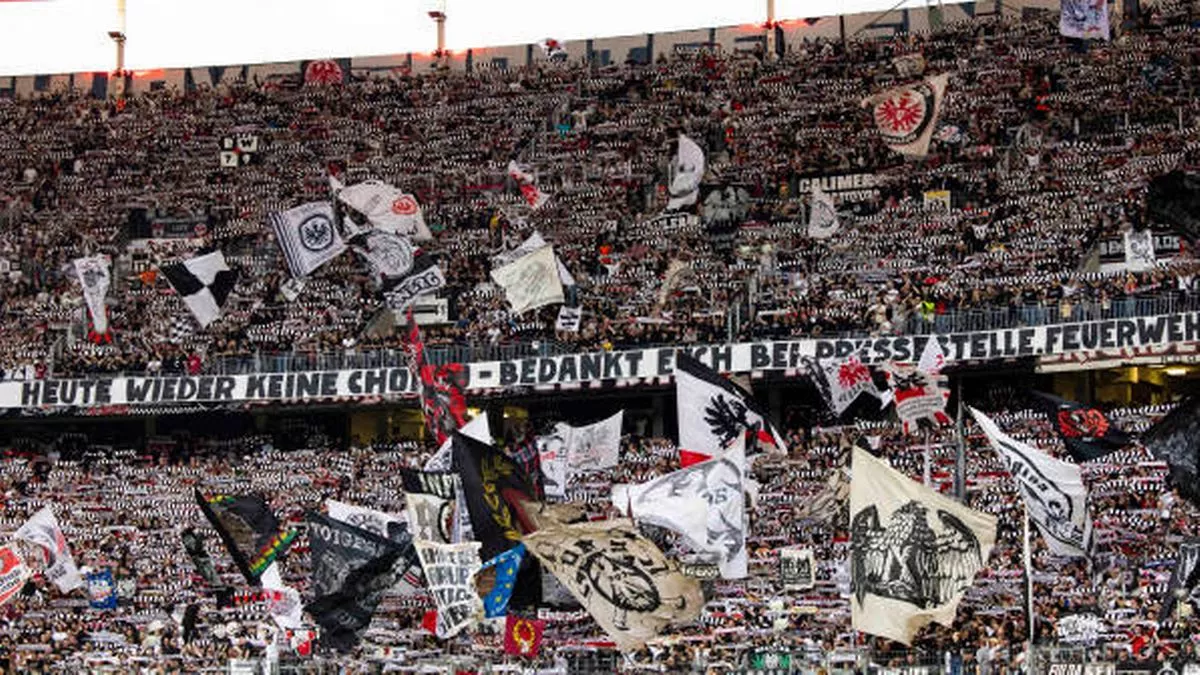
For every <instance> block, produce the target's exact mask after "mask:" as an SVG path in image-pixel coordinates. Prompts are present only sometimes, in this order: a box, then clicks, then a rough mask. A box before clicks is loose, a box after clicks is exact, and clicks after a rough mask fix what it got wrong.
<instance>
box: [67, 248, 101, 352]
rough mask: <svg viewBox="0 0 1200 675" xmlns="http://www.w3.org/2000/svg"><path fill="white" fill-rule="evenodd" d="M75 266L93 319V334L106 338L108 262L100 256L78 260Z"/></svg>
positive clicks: (84, 298)
mask: <svg viewBox="0 0 1200 675" xmlns="http://www.w3.org/2000/svg"><path fill="white" fill-rule="evenodd" d="M74 265H75V275H76V276H78V277H79V285H80V286H81V287H82V288H83V300H84V302H85V303H86V304H87V308H88V314H90V315H91V317H92V327H93V330H92V332H93V333H94V334H95V335H96V336H97V337H100V336H104V335H106V334H107V333H108V311H107V310H106V309H105V307H104V298H105V296H107V295H108V285H109V281H110V276H109V272H108V260H107V259H106V258H105V257H104V256H99V255H98V256H92V257H90V258H77V259H76V260H75V262H74Z"/></svg>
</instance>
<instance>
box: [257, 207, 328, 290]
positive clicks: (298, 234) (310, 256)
mask: <svg viewBox="0 0 1200 675" xmlns="http://www.w3.org/2000/svg"><path fill="white" fill-rule="evenodd" d="M334 222H335V220H334V215H333V205H332V204H330V203H329V202H313V203H310V204H302V205H300V206H297V207H296V208H294V209H289V210H287V211H283V212H281V213H273V214H271V225H272V227H274V228H275V238H276V239H278V240H279V248H280V249H282V250H283V257H284V260H286V261H287V266H288V270H289V271H290V272H291V273H292V276H293V277H294V278H296V279H302V278H304V277H306V276H308V275H310V274H312V273H313V272H314V271H316V269H317V268H318V267H320V266H321V265H324V264H325V263H327V262H329V261H330V260H333V259H334V258H336V257H338V256H339V255H341V253H342V251H345V250H346V242H345V241H343V240H342V235H341V233H339V232H338V229H337V227H336V226H335V225H334Z"/></svg>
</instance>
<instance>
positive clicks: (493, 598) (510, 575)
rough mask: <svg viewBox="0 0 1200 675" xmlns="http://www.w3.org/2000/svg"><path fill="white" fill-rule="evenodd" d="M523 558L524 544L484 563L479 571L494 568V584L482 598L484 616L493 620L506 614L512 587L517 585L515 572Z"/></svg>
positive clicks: (519, 567)
mask: <svg viewBox="0 0 1200 675" xmlns="http://www.w3.org/2000/svg"><path fill="white" fill-rule="evenodd" d="M524 558H525V544H518V545H517V546H514V547H513V548H510V549H508V550H507V551H505V552H503V553H501V554H500V555H498V556H496V557H495V558H492V559H491V560H489V561H487V562H485V563H484V564H483V567H482V568H481V569H487V568H489V567H495V568H496V583H495V585H494V586H492V590H491V591H490V592H489V593H488V594H487V595H485V596H484V598H483V611H484V616H486V617H487V618H489V619H494V618H496V617H498V616H504V615H505V614H507V613H508V601H509V600H510V599H512V594H513V585H514V584H516V583H517V570H519V569H521V561H522V560H523V559H524Z"/></svg>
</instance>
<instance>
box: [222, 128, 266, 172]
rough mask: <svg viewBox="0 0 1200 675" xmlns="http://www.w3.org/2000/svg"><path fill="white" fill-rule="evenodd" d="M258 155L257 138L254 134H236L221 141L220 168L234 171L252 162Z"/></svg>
mask: <svg viewBox="0 0 1200 675" xmlns="http://www.w3.org/2000/svg"><path fill="white" fill-rule="evenodd" d="M257 153H258V136H256V135H255V134H237V135H236V136H226V137H224V138H222V139H221V166H222V167H223V168H232V169H236V168H237V167H239V166H246V165H247V164H249V163H250V162H252V161H254V156H255V154H257Z"/></svg>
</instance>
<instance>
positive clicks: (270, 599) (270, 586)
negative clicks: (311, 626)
mask: <svg viewBox="0 0 1200 675" xmlns="http://www.w3.org/2000/svg"><path fill="white" fill-rule="evenodd" d="M258 581H259V583H261V584H262V587H263V591H264V595H265V596H266V602H267V612H268V613H269V614H270V615H271V618H272V619H274V620H275V623H276V624H277V625H278V626H279V627H280V628H283V629H285V630H299V629H300V628H303V627H304V614H303V612H302V609H303V607H304V602H303V600H301V599H300V592H299V591H297V590H296V589H294V588H292V587H291V586H288V585H287V584H285V583H283V577H282V576H280V574H279V563H278V562H272V563H271V564H270V565H269V566H268V567H267V569H266V570H264V571H263V573H262V576H260V577H259V578H258Z"/></svg>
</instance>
